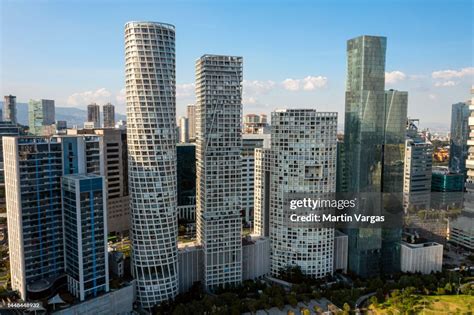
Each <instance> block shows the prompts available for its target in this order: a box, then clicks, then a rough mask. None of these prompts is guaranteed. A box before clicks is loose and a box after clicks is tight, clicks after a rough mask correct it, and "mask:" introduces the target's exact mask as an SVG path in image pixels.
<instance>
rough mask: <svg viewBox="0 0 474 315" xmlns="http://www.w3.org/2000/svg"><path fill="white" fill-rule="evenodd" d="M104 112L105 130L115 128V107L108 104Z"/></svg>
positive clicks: (103, 108)
mask: <svg viewBox="0 0 474 315" xmlns="http://www.w3.org/2000/svg"><path fill="white" fill-rule="evenodd" d="M102 112H103V114H104V128H114V127H115V106H114V105H112V104H110V103H107V104H105V105H104V106H102Z"/></svg>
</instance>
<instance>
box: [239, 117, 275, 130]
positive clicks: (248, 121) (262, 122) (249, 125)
mask: <svg viewBox="0 0 474 315" xmlns="http://www.w3.org/2000/svg"><path fill="white" fill-rule="evenodd" d="M268 127H269V126H268V122H267V115H265V114H261V115H255V114H247V115H245V117H244V130H243V132H244V134H258V133H265V132H267V130H268Z"/></svg>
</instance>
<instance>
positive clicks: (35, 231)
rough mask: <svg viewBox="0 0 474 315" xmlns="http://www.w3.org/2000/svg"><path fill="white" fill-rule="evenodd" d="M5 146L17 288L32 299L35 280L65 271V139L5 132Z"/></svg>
mask: <svg viewBox="0 0 474 315" xmlns="http://www.w3.org/2000/svg"><path fill="white" fill-rule="evenodd" d="M3 150H4V156H5V190H6V196H7V223H8V234H9V237H8V249H9V251H10V270H11V281H12V288H13V289H14V290H17V291H18V292H19V294H20V297H21V298H22V299H23V300H24V301H27V296H28V295H29V293H28V292H29V291H30V287H31V286H32V285H33V284H35V283H39V281H41V280H44V279H47V280H48V282H46V284H51V283H54V281H55V280H56V279H57V278H59V277H60V276H61V275H62V274H63V273H64V247H63V246H64V243H63V242H64V236H63V225H62V222H63V219H62V209H61V176H62V173H63V170H62V154H61V144H60V143H59V142H58V139H57V138H43V137H4V138H3Z"/></svg>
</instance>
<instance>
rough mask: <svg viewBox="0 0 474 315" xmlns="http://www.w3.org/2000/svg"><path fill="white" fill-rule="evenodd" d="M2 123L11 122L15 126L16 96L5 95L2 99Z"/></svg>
mask: <svg viewBox="0 0 474 315" xmlns="http://www.w3.org/2000/svg"><path fill="white" fill-rule="evenodd" d="M3 121H11V122H12V123H14V124H16V123H17V119H16V96H13V95H5V97H4V98H3Z"/></svg>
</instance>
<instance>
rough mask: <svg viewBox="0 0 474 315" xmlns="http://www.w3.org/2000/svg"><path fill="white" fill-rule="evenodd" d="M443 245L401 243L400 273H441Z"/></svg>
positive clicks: (433, 243)
mask: <svg viewBox="0 0 474 315" xmlns="http://www.w3.org/2000/svg"><path fill="white" fill-rule="evenodd" d="M442 266H443V245H441V244H438V243H435V242H418V243H407V242H402V243H401V270H402V272H411V273H415V272H420V273H422V274H430V273H432V272H439V271H441V269H442Z"/></svg>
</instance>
